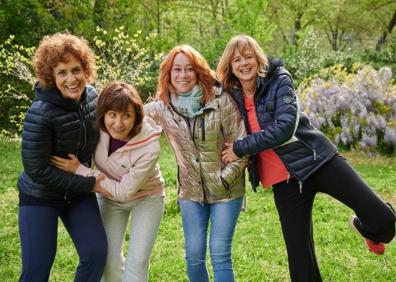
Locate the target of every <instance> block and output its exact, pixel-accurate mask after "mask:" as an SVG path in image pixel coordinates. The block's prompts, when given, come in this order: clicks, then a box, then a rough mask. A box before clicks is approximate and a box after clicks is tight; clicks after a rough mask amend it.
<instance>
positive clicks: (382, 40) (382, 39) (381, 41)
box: [375, 11, 396, 51]
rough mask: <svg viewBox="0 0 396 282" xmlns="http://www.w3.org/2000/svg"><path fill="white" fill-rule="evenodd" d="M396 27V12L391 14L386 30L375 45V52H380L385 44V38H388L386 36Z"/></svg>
mask: <svg viewBox="0 0 396 282" xmlns="http://www.w3.org/2000/svg"><path fill="white" fill-rule="evenodd" d="M395 25H396V11H394V13H393V17H392V19H391V20H390V21H389V23H388V26H387V28H386V30H385V31H384V32H383V33H382V35H381V37H380V38H379V39H378V41H377V44H376V45H375V50H376V51H381V47H382V45H384V43H385V42H386V38H387V37H388V34H389V33H391V32H392V29H393V28H394V27H395Z"/></svg>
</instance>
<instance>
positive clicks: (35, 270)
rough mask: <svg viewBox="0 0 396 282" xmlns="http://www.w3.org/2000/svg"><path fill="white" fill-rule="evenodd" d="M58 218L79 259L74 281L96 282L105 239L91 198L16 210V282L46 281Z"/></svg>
mask: <svg viewBox="0 0 396 282" xmlns="http://www.w3.org/2000/svg"><path fill="white" fill-rule="evenodd" d="M58 218H60V219H61V220H62V222H63V224H64V226H65V227H66V229H67V231H68V232H69V234H70V236H71V238H72V240H73V243H74V245H75V247H76V249H77V253H78V255H79V258H80V262H79V264H78V267H77V271H76V274H75V278H74V281H79V282H88V281H90V282H94V281H99V280H100V278H101V276H102V272H103V268H104V265H105V262H106V256H107V238H106V234H105V231H104V228H103V223H102V218H101V217H100V213H99V208H98V203H97V201H96V198H95V197H92V196H90V197H84V198H83V199H82V200H79V201H71V202H68V203H66V202H65V204H64V205H59V206H57V207H51V206H39V205H28V206H20V207H19V236H20V239H21V247H22V274H21V277H20V281H23V282H36V281H37V282H44V281H48V280H49V275H50V271H51V267H52V264H53V262H54V259H55V253H56V244H57V233H58Z"/></svg>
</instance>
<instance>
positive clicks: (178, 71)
mask: <svg viewBox="0 0 396 282" xmlns="http://www.w3.org/2000/svg"><path fill="white" fill-rule="evenodd" d="M170 76H171V84H172V86H173V87H174V88H175V89H176V91H178V92H181V93H187V92H189V91H191V89H193V87H194V86H195V84H197V73H196V72H195V70H194V68H193V65H192V62H191V61H190V59H189V58H188V57H187V56H186V55H185V54H183V53H179V54H177V55H176V56H175V59H174V60H173V65H172V69H171V73H170Z"/></svg>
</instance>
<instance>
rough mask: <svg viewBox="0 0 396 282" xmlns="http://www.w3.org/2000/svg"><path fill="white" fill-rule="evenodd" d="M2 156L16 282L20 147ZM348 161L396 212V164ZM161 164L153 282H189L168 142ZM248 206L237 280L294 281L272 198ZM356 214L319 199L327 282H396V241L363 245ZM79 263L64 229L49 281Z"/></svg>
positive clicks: (4, 214) (5, 252) (0, 264)
mask: <svg viewBox="0 0 396 282" xmlns="http://www.w3.org/2000/svg"><path fill="white" fill-rule="evenodd" d="M0 155H1V156H2V157H1V158H0V281H17V280H18V278H19V274H20V268H21V263H20V243H19V236H18V224H17V222H18V221H17V220H18V219H17V213H18V205H17V204H18V193H17V190H16V181H17V177H18V175H19V172H20V171H21V169H22V164H21V160H20V147H19V142H18V141H6V140H0ZM344 155H345V156H346V157H347V158H348V160H350V162H351V163H352V164H353V165H354V167H355V168H356V169H357V170H358V171H359V173H360V174H361V175H362V176H363V178H364V179H365V180H366V181H367V182H368V183H369V184H370V185H371V186H373V187H375V191H377V192H378V193H379V194H381V196H382V197H383V198H384V199H385V200H386V201H388V202H391V203H392V204H393V205H394V206H396V158H383V157H376V158H370V159H368V158H367V157H366V156H365V155H364V154H358V153H345V154H344ZM160 165H161V169H162V173H163V176H164V178H165V181H166V194H167V198H166V210H165V215H164V218H163V221H162V223H161V228H160V232H159V235H158V238H157V242H156V244H155V247H154V251H153V255H152V259H151V269H150V281H169V282H173V281H187V277H186V274H185V264H184V249H183V248H184V243H183V233H182V229H181V219H180V214H179V213H180V211H179V209H178V206H177V204H176V184H175V183H176V181H175V173H176V169H175V161H174V157H173V155H172V152H171V149H170V148H169V147H168V145H167V144H166V142H163V146H162V152H161V159H160ZM357 196H358V195H357ZM247 203H248V204H247V211H246V212H243V213H241V216H240V218H239V223H238V226H237V231H236V235H235V241H234V245H233V261H234V268H235V275H236V280H237V281H243V282H247V281H252V282H253V281H289V276H288V266H287V256H286V250H285V245H284V242H283V238H282V234H281V230H280V224H279V221H278V215H277V212H276V209H275V206H274V202H273V196H272V192H271V191H266V190H263V189H260V190H259V191H258V193H253V192H252V191H251V190H250V188H249V187H248V188H247ZM352 214H353V212H352V211H351V210H350V209H348V208H347V207H345V206H344V205H342V204H341V203H339V202H338V201H336V200H334V199H332V198H330V197H328V196H326V195H322V194H319V195H318V196H317V198H316V201H315V204H314V211H313V220H314V236H315V243H316V245H315V246H316V252H317V257H318V262H319V265H320V269H321V273H322V276H323V279H324V281H366V282H368V281H396V263H395V262H396V243H395V242H396V241H393V242H392V243H390V244H389V245H387V249H386V253H385V255H383V256H375V255H373V254H371V253H369V252H368V251H367V250H366V248H365V244H364V243H363V239H362V238H361V237H360V236H358V235H357V234H356V233H354V232H352V231H351V230H350V228H349V226H348V223H347V222H348V219H349V217H350V216H351V215H352ZM126 239H128V236H127V238H126ZM125 249H126V248H125ZM77 262H78V259H77V254H76V251H75V250H74V248H73V245H72V242H71V240H70V238H69V236H68V234H67V232H66V231H65V229H64V228H63V226H62V224H59V237H58V252H57V255H56V259H55V263H54V266H53V269H52V272H51V281H59V282H64V281H73V274H74V269H75V267H76V265H77Z"/></svg>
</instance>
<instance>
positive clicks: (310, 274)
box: [217, 35, 395, 282]
mask: <svg viewBox="0 0 396 282" xmlns="http://www.w3.org/2000/svg"><path fill="white" fill-rule="evenodd" d="M217 72H218V75H219V78H220V80H221V81H222V82H223V84H224V87H225V89H226V90H229V93H231V95H232V97H233V98H234V100H235V101H236V102H237V104H238V106H239V109H240V111H241V113H242V115H243V116H244V120H245V125H246V127H247V130H248V133H249V135H248V136H247V137H245V138H242V139H239V140H237V141H235V142H234V143H233V144H228V145H227V146H228V147H227V148H226V149H225V150H224V151H223V161H224V162H226V163H227V162H229V161H233V160H235V159H237V158H239V157H244V156H250V165H249V172H250V180H251V183H252V186H253V187H254V188H255V187H256V186H258V184H259V181H260V182H261V183H262V185H263V186H264V187H269V186H272V187H273V192H274V199H275V204H276V208H277V210H278V213H279V217H280V221H281V226H282V231H283V236H284V239H285V242H286V248H287V253H288V260H289V270H290V276H291V279H292V281H301V282H303V281H304V282H309V281H322V278H321V275H320V272H319V267H318V264H317V262H316V257H315V251H314V243H313V236H312V230H313V226H312V205H313V201H314V198H315V195H316V193H317V192H323V193H326V194H329V195H331V196H332V197H334V198H336V199H338V200H339V201H341V202H342V203H344V204H346V205H347V206H349V207H350V208H351V209H353V211H354V212H355V213H356V215H357V216H353V217H352V220H351V226H352V227H353V228H354V229H355V230H357V231H358V232H359V233H360V234H361V235H362V236H363V237H364V239H365V241H366V244H367V246H368V248H369V250H370V251H372V252H374V253H376V254H379V255H380V254H382V253H383V252H384V250H385V247H384V243H388V242H390V241H391V240H392V239H393V237H394V235H395V214H394V211H393V210H392V208H391V206H390V205H387V204H385V203H384V202H383V201H382V200H381V199H380V198H379V197H378V196H377V195H376V194H375V193H374V192H373V191H372V190H371V189H370V187H369V186H368V185H367V184H366V183H365V182H363V181H362V179H361V178H360V177H359V176H358V175H357V174H356V172H355V171H354V170H353V169H352V168H351V167H350V166H349V165H348V164H347V162H346V161H345V159H344V158H343V157H341V156H340V155H339V154H338V152H337V148H336V147H335V146H334V145H333V144H332V143H331V142H330V141H329V140H328V139H327V138H326V136H325V135H324V134H323V133H321V132H320V131H319V130H317V129H315V128H314V127H313V126H312V125H311V124H310V122H309V120H308V118H307V117H306V116H305V115H304V114H303V113H302V112H300V110H299V104H298V99H297V96H296V95H295V93H294V89H293V85H292V79H291V77H290V74H289V73H288V72H287V71H286V70H285V69H284V68H283V67H282V65H281V64H280V62H279V61H278V62H276V61H273V62H270V63H268V60H267V58H266V56H265V54H264V53H263V51H262V50H261V48H260V46H259V45H258V43H257V42H256V41H255V40H254V39H253V38H251V37H249V36H245V35H240V36H236V37H234V38H232V39H231V40H230V41H229V42H228V44H227V46H226V48H225V51H224V53H223V55H222V58H221V59H220V62H219V65H218V67H217Z"/></svg>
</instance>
